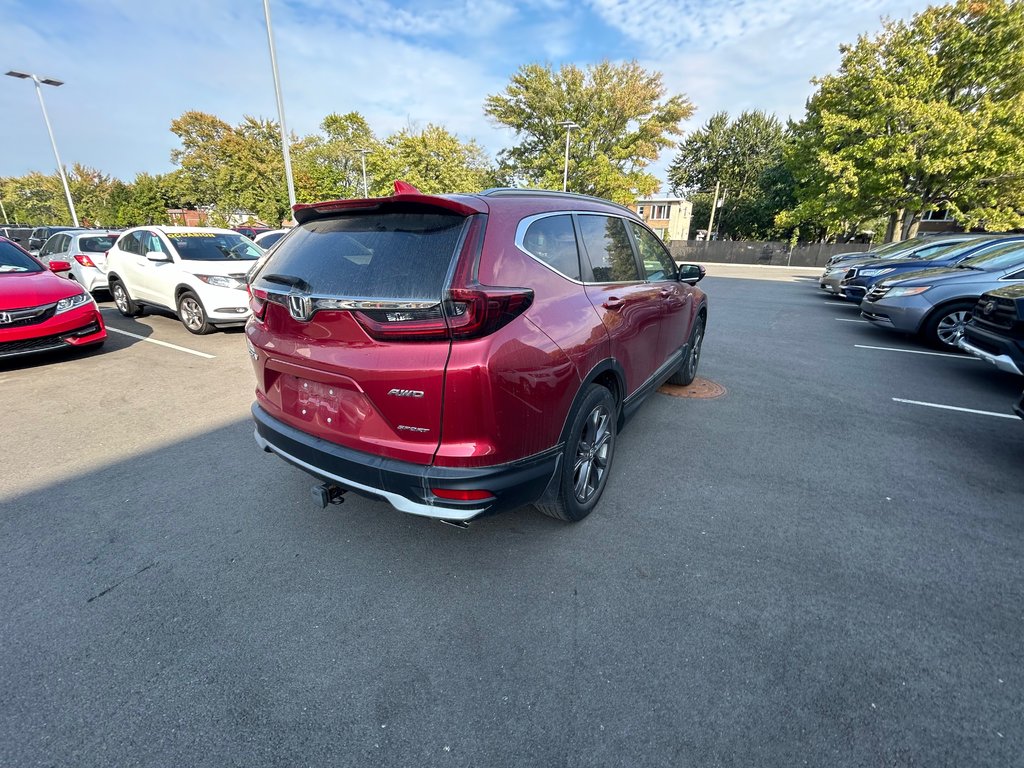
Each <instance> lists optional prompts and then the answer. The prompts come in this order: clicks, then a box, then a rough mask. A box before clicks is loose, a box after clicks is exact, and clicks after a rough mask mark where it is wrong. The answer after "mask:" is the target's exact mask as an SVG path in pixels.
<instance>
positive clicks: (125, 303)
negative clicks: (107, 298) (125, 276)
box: [110, 280, 142, 317]
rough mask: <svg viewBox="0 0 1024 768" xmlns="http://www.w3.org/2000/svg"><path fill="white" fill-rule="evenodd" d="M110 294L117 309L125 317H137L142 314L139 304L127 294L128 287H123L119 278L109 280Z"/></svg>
mask: <svg viewBox="0 0 1024 768" xmlns="http://www.w3.org/2000/svg"><path fill="white" fill-rule="evenodd" d="M110 295H111V297H112V298H113V299H114V304H115V305H116V306H117V311H118V312H120V313H121V314H122V315H124V316H125V317H138V316H139V315H141V314H142V310H141V309H139V305H138V304H136V303H135V302H134V301H133V300H132V297H131V296H130V295H128V289H127V288H125V286H124V283H122V282H121V281H120V280H111V281H110Z"/></svg>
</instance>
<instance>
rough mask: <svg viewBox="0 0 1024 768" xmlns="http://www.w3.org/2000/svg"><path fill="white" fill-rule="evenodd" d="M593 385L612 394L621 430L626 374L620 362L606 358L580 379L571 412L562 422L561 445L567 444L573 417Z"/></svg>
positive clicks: (618, 427) (617, 424)
mask: <svg viewBox="0 0 1024 768" xmlns="http://www.w3.org/2000/svg"><path fill="white" fill-rule="evenodd" d="M591 384H597V385H599V386H602V387H604V388H605V389H607V390H608V391H609V392H611V393H612V397H613V398H614V399H615V409H616V411H617V413H618V418H617V419H616V428H617V429H621V427H622V422H623V408H622V403H623V401H624V400H625V397H626V374H625V372H624V371H623V369H622V366H621V365H620V364H619V362H618V360H615V359H613V358H605V359H604V360H602V361H601V362H599V363H598V364H597V365H595V366H594V367H593V368H591V369H590V371H589V372H588V373H587V375H586V376H583V377H582V378H581V379H580V386H579V388H578V389H577V390H576V395H575V397H573V399H572V403H571V404H570V405H569V410H568V411H567V412H566V414H565V419H564V421H563V422H562V431H561V433H560V434H559V438H558V442H559V444H563V443H565V441H566V439H567V437H568V432H569V427H570V426H571V424H572V419H573V416H574V415H575V414H576V411H577V410H578V409H579V407H580V403H581V402H582V401H583V398H584V396H585V395H586V391H587V387H589V386H590V385H591Z"/></svg>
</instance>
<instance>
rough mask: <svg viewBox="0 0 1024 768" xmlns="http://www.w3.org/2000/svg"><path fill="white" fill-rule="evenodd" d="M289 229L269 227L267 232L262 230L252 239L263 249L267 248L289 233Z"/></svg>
mask: <svg viewBox="0 0 1024 768" xmlns="http://www.w3.org/2000/svg"><path fill="white" fill-rule="evenodd" d="M289 231H290V230H287V229H269V230H267V231H266V232H260V233H259V234H258V235H256V236H255V237H254V238H253V239H252V241H253V242H254V243H256V245H258V246H259V247H260V248H262V249H263V250H267V249H268V248H269V247H270V246H272V245H273V244H274V243H276V242H277V241H278V240H280V239H281V238H282V237H284V236H285V235H287V234H288V232H289Z"/></svg>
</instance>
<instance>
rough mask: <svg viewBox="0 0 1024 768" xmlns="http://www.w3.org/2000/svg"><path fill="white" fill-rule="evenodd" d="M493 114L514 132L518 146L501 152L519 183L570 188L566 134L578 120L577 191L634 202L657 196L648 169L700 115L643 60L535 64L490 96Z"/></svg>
mask: <svg viewBox="0 0 1024 768" xmlns="http://www.w3.org/2000/svg"><path fill="white" fill-rule="evenodd" d="M484 111H485V113H486V114H487V115H488V116H489V117H490V118H492V119H493V120H494V121H495V122H496V123H499V124H501V125H505V126H508V127H510V128H512V129H513V130H514V131H515V132H516V135H517V138H518V144H516V145H515V146H514V147H510V148H508V149H505V150H503V151H502V152H501V153H500V155H499V160H500V166H501V167H500V169H499V170H500V172H501V173H502V174H504V175H506V176H508V177H510V178H512V179H513V180H515V181H517V182H523V183H525V184H527V185H531V186H539V187H545V188H548V189H561V188H562V172H563V163H564V152H565V138H566V129H565V128H564V127H563V126H562V125H559V124H560V123H563V122H565V121H571V122H573V123H575V124H576V125H577V126H578V127H577V128H574V129H572V132H571V135H570V147H569V185H568V186H569V189H570V190H571V191H573V192H583V193H586V194H591V195H597V196H598V197H606V198H609V199H612V200H617V201H619V202H623V203H628V202H632V201H633V200H635V199H636V198H637V197H642V196H646V195H650V194H653V193H654V192H656V191H657V190H658V188H659V186H660V185H659V182H658V180H657V178H656V177H655V176H654V175H653V174H651V173H649V172H647V171H645V170H644V169H645V168H646V167H647V166H648V165H650V164H651V163H652V162H653V161H655V160H657V158H658V155H659V154H660V152H661V150H663V149H665V148H667V147H670V146H672V144H673V140H672V138H671V137H673V136H677V135H679V134H680V133H681V129H680V127H679V124H680V122H682V121H683V120H685V119H686V118H688V117H690V115H691V114H693V105H692V104H691V103H690V102H689V101H688V100H687V99H686V97H685V96H682V95H675V96H666V91H665V87H664V85H663V84H662V76H661V73H660V72H648V71H647V70H645V69H643V68H642V67H641V66H640V65H639V64H637V63H636V62H635V61H632V62H627V63H625V64H612V63H611V62H608V61H604V62H601V63H600V64H595V65H590V66H588V67H587V68H586V69H581V68H579V67H577V66H574V65H571V64H567V65H564V66H562V67H561V68H560V69H558V70H557V71H556V70H554V69H552V68H551V67H550V66H547V65H541V64H527V65H524V66H523V67H521V68H520V69H519V71H518V72H516V73H515V74H514V75H513V76H512V79H511V81H510V82H509V84H508V85H507V86H506V88H505V90H504V91H503V92H501V93H499V94H496V95H492V96H488V97H487V100H486V102H485V105H484Z"/></svg>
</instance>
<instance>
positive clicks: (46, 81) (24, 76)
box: [6, 69, 78, 227]
mask: <svg viewBox="0 0 1024 768" xmlns="http://www.w3.org/2000/svg"><path fill="white" fill-rule="evenodd" d="M6 74H7V75H8V76H10V77H16V78H18V79H20V80H31V81H32V82H33V83H35V86H36V96H38V97H39V107H40V108H41V109H42V110H43V122H45V123H46V132H47V133H48V134H49V135H50V146H51V147H53V156H54V158H56V160H57V173H59V174H60V180H61V183H62V184H63V185H64V197H65V198H67V201H68V210H69V211H71V220H72V221H73V222H74V223H75V226H76V227H77V226H78V214H77V213H76V212H75V202H74V200H72V199H71V188H70V187H69V186H68V177H67V176H66V175H65V173H64V164H63V163H62V162H61V161H60V153H59V152H58V151H57V140H56V139H54V138H53V127H52V126H51V125H50V116H49V115H48V114H46V102H45V101H43V89H42V88H40V87H39V86H40V84H42V85H52V86H53V87H55V88H56V87H58V86H61V85H64V81H63V80H54V79H53V78H52V77H44V78H42V79H39V78H38V77H36V76H35V75H33V74H32V73H30V72H18V71H17V70H13V69H12V70H11V71H10V72H7V73H6Z"/></svg>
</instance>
